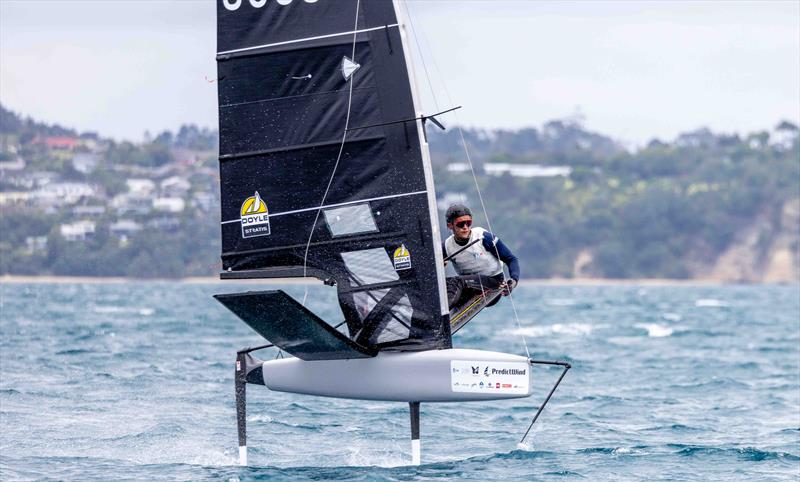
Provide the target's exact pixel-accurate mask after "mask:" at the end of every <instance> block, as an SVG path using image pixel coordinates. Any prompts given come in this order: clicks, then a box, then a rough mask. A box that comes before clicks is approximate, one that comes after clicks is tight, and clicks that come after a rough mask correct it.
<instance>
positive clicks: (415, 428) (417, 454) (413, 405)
mask: <svg viewBox="0 0 800 482" xmlns="http://www.w3.org/2000/svg"><path fill="white" fill-rule="evenodd" d="M408 409H409V412H410V413H411V464H412V465H419V463H420V458H421V447H420V443H419V402H409V403H408Z"/></svg>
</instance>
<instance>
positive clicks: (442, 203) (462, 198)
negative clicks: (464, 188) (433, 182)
mask: <svg viewBox="0 0 800 482" xmlns="http://www.w3.org/2000/svg"><path fill="white" fill-rule="evenodd" d="M456 203H460V204H466V203H467V195H466V194H464V193H463V192H446V193H444V196H442V198H441V199H439V201H437V203H436V205H437V206H438V207H439V209H441V210H443V211H444V210H446V209H447V208H449V207H450V206H451V205H453V204H456Z"/></svg>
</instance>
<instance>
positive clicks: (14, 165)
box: [0, 156, 25, 178]
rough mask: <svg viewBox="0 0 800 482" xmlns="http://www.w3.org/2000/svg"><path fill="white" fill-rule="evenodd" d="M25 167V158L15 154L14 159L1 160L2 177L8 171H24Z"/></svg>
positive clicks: (0, 171) (0, 172) (0, 173)
mask: <svg viewBox="0 0 800 482" xmlns="http://www.w3.org/2000/svg"><path fill="white" fill-rule="evenodd" d="M23 169H25V159H23V158H21V157H19V156H14V158H13V159H11V160H8V161H0V178H2V177H3V176H4V175H5V174H6V172H7V171H22V170H23Z"/></svg>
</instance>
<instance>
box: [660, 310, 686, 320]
mask: <svg viewBox="0 0 800 482" xmlns="http://www.w3.org/2000/svg"><path fill="white" fill-rule="evenodd" d="M661 318H664V319H665V320H667V321H681V320H682V319H683V317H682V316H681V315H679V314H677V313H669V312H668V313H662V314H661Z"/></svg>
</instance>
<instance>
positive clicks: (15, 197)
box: [0, 191, 31, 206]
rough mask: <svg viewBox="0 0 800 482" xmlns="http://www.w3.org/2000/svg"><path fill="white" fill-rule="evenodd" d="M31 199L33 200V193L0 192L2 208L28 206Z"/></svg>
mask: <svg viewBox="0 0 800 482" xmlns="http://www.w3.org/2000/svg"><path fill="white" fill-rule="evenodd" d="M30 199H31V193H29V192H26V191H5V192H0V206H13V205H18V204H27V203H28V201H29V200H30Z"/></svg>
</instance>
